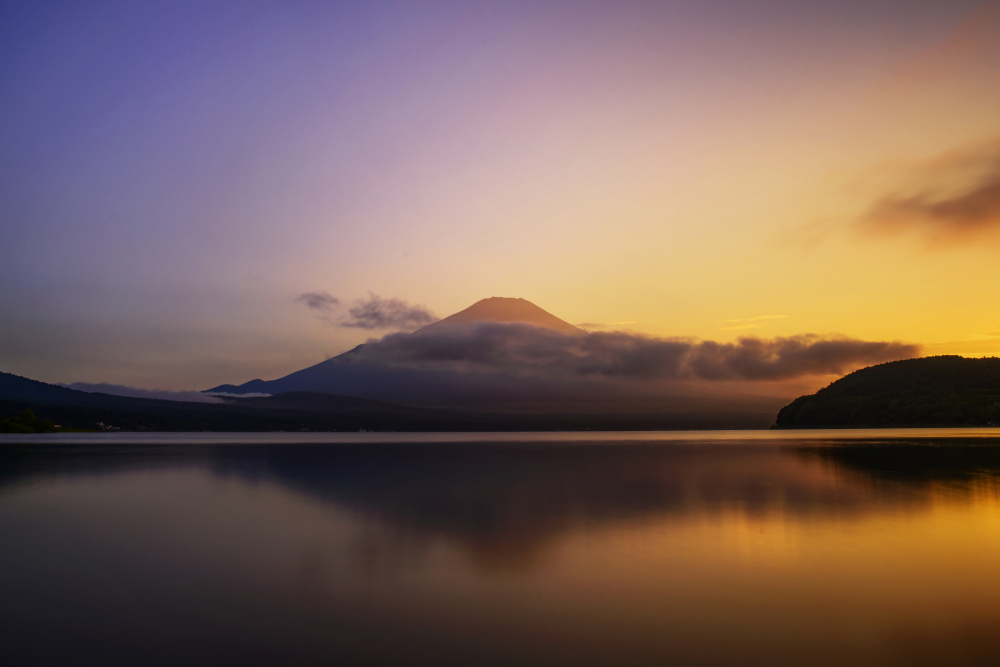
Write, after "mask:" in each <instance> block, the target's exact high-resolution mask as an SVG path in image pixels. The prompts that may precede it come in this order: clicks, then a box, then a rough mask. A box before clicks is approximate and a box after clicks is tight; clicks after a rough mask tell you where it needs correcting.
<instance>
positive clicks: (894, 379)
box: [775, 356, 1000, 428]
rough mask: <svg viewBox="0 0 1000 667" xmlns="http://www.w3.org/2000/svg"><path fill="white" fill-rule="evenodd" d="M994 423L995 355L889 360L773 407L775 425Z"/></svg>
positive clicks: (999, 403) (997, 397) (998, 417)
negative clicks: (775, 410) (975, 357)
mask: <svg viewBox="0 0 1000 667" xmlns="http://www.w3.org/2000/svg"><path fill="white" fill-rule="evenodd" d="M996 423H1000V359H998V358H996V357H990V358H986V359H966V358H964V357H958V356H940V357H926V358H923V359H906V360H903V361H891V362H889V363H885V364H879V365H878V366H871V367H869V368H864V369H862V370H859V371H855V372H853V373H851V374H850V375H846V376H844V377H842V378H841V379H839V380H837V381H836V382H834V383H832V384H830V385H829V386H828V387H825V388H824V389H821V390H819V391H818V392H816V393H815V394H812V395H811V396H801V397H799V398H797V399H795V400H794V401H792V402H791V403H790V404H788V405H786V406H785V407H783V408H782V409H781V411H780V412H778V417H777V420H776V422H775V427H776V428H817V427H824V426H841V427H843V426H985V425H989V424H996Z"/></svg>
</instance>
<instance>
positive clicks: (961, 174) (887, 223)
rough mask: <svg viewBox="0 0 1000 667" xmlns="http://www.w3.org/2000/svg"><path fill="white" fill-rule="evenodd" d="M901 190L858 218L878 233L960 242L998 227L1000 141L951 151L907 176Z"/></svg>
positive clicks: (998, 228)
mask: <svg viewBox="0 0 1000 667" xmlns="http://www.w3.org/2000/svg"><path fill="white" fill-rule="evenodd" d="M909 180H910V181H911V183H910V184H909V187H908V188H906V190H907V191H906V193H905V194H901V193H894V194H890V195H886V196H884V197H882V198H881V199H879V200H878V201H877V202H875V204H874V205H872V206H871V208H870V209H869V210H868V212H867V213H866V214H865V215H864V216H862V218H861V220H860V224H861V228H862V229H863V230H865V231H874V232H879V233H883V234H898V233H902V232H917V233H920V234H923V235H925V236H927V237H929V238H930V239H932V240H935V241H942V240H944V241H960V240H966V239H971V238H972V237H975V236H978V235H980V234H983V233H985V232H991V231H1000V145H998V144H989V145H986V146H985V147H982V146H981V147H977V148H974V149H964V150H959V151H953V152H951V153H949V154H946V155H944V156H939V157H938V158H937V159H935V160H933V161H931V162H929V163H927V164H925V165H922V166H921V167H920V168H918V169H916V170H914V172H913V173H912V174H910V176H909Z"/></svg>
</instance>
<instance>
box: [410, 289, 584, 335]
mask: <svg viewBox="0 0 1000 667" xmlns="http://www.w3.org/2000/svg"><path fill="white" fill-rule="evenodd" d="M478 322H520V323H524V324H531V325H534V326H536V327H545V328H546V329H554V330H556V331H562V332H563V333H583V330H582V329H578V328H577V327H575V326H573V325H572V324H570V323H569V322H565V321H563V320H560V319H559V318H558V317H556V316H555V315H553V314H551V313H549V312H546V311H544V310H542V309H541V308H539V307H538V306H536V305H535V304H533V303H531V302H530V301H526V300H524V299H511V298H507V297H502V296H493V297H490V298H488V299H483V300H482V301H477V302H476V303H474V304H472V305H471V306H469V307H468V308H466V309H465V310H462V311H459V312H457V313H455V314H454V315H451V316H449V317H446V318H444V319H443V320H440V321H438V322H435V323H434V324H429V325H427V326H426V327H424V328H423V329H421V331H428V330H430V331H433V330H434V329H438V328H440V327H442V326H447V325H452V324H475V323H478Z"/></svg>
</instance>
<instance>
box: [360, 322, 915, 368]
mask: <svg viewBox="0 0 1000 667" xmlns="http://www.w3.org/2000/svg"><path fill="white" fill-rule="evenodd" d="M919 352H920V349H919V347H918V346H916V345H909V344H905V343H900V342H885V341H878V342H872V341H862V340H857V339H852V338H824V337H821V336H816V335H803V336H793V337H788V338H774V339H770V340H767V339H761V338H741V339H739V340H738V341H736V342H734V343H717V342H712V341H695V340H687V339H666V338H654V337H649V336H640V335H636V334H629V333H622V332H597V333H589V334H584V335H565V334H562V333H559V332H557V331H552V330H549V329H544V328H539V327H534V326H530V325H525V324H498V323H483V324H477V325H467V326H452V327H444V328H442V329H438V330H435V331H433V332H431V331H427V332H417V333H415V334H390V335H388V336H385V337H383V338H382V339H380V340H375V341H369V342H368V343H367V344H366V345H364V346H363V347H362V348H361V349H359V350H358V351H357V355H356V359H357V361H363V362H369V363H372V362H373V363H382V364H388V365H392V366H409V367H418V368H419V367H423V368H451V369H455V370H459V371H465V372H472V371H488V372H494V373H495V372H504V373H510V374H516V375H527V376H537V377H544V378H549V379H572V378H574V377H576V378H582V377H603V378H609V379H621V380H684V379H700V380H786V379H792V378H797V377H802V376H809V375H830V374H840V373H843V372H845V371H847V370H852V369H854V368H858V367H860V366H866V365H870V364H875V363H881V362H884V361H891V360H895V359H903V358H908V357H913V356H917V355H918V354H919Z"/></svg>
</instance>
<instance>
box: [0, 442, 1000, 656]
mask: <svg viewBox="0 0 1000 667" xmlns="http://www.w3.org/2000/svg"><path fill="white" fill-rule="evenodd" d="M8 454H9V453H8ZM106 454H107V455H105V456H97V455H89V456H83V457H82V458H79V459H77V460H75V461H73V462H72V464H71V465H69V464H68V463H67V459H66V457H65V455H63V454H62V453H59V454H57V455H55V458H46V457H45V456H43V455H41V454H32V455H30V456H29V455H17V456H13V455H7V456H6V457H5V458H3V461H2V462H3V463H4V466H3V467H2V468H0V531H2V534H3V535H4V536H5V548H4V549H3V550H0V573H4V574H0V620H2V621H3V624H2V625H0V627H3V628H6V630H4V629H0V639H2V640H4V642H5V645H6V646H10V647H14V648H15V649H17V648H18V647H20V648H21V649H23V650H25V651H27V652H28V653H30V652H31V651H34V653H31V654H32V655H41V656H43V657H45V656H47V658H48V662H45V661H43V662H42V663H39V664H59V663H60V662H64V661H65V660H66V659H69V657H71V656H72V655H90V656H92V657H94V656H96V657H99V658H102V659H107V660H109V661H110V662H109V664H114V662H115V660H118V661H119V663H120V664H125V663H126V662H127V661H130V660H131V661H134V660H137V659H140V658H141V659H142V661H143V662H147V663H148V662H152V663H156V662H157V661H159V662H160V663H161V664H171V663H174V664H176V662H177V661H179V660H181V661H185V662H186V663H190V664H199V663H201V664H213V662H216V661H217V660H218V659H220V658H219V656H224V657H225V659H227V660H238V661H241V662H244V663H245V664H277V663H278V662H282V661H287V660H292V661H293V662H295V663H296V664H325V663H328V662H329V661H330V660H331V657H333V656H336V657H338V658H339V659H341V660H342V661H344V662H352V661H354V662H365V663H374V664H394V663H399V662H406V663H408V664H435V665H437V664H472V663H475V664H556V663H567V664H581V665H611V664H615V665H618V664H649V665H654V664H656V665H659V664H665V663H673V664H720V665H730V664H733V665H737V664H739V665H742V664H768V665H799V664H810V665H834V664H854V665H910V664H942V665H943V664H976V663H985V664H989V662H990V661H993V660H994V659H996V658H1000V639H997V637H996V634H995V633H994V632H993V628H995V627H1000V581H998V580H997V579H996V577H995V576H994V572H995V569H996V563H998V562H1000V482H998V480H1000V475H998V471H1000V464H998V460H1000V459H998V456H1000V452H996V451H994V449H993V448H991V447H964V446H962V447H923V446H922V448H921V449H919V450H914V449H912V446H911V445H910V444H907V445H905V446H900V447H895V448H893V447H888V448H872V447H856V446H852V447H836V448H827V447H820V448H815V447H810V448H797V447H793V448H788V447H757V446H754V447H743V448H740V447H703V446H692V447H669V448H655V447H652V448H651V447H649V446H643V447H631V448H630V447H588V448H583V449H573V448H567V447H564V446H561V447H559V448H556V449H546V448H533V447H520V446H519V447H514V448H511V447H506V446H504V447H491V448H484V449H475V450H470V449H468V448H464V449H462V448H458V449H456V448H452V447H450V446H449V447H444V448H436V447H432V448H417V449H414V448H409V449H405V450H394V449H391V448H390V449H371V448H360V449H354V450H327V449H324V450H315V449H310V450H296V449H289V448H280V449H276V450H267V449H260V448H256V449H250V450H246V451H244V450H233V449H228V450H222V451H215V450H199V451H197V452H194V453H192V452H191V451H188V450H184V451H183V452H180V453H178V452H173V453H161V454H159V455H156V456H150V455H149V453H148V452H140V453H139V454H138V455H137V456H133V455H131V454H130V455H125V454H122V453H120V452H119V453H115V452H111V453H106ZM12 573H16V575H15V574H12ZM53 591H55V592H56V593H53ZM53 623H55V624H57V625H59V626H60V627H62V626H65V627H68V628H71V629H72V630H71V631H70V638H69V639H70V641H69V644H68V645H69V646H73V647H74V651H75V653H60V652H59V650H58V649H56V648H53V647H52V645H51V644H45V643H44V642H43V643H31V642H29V640H30V639H31V638H32V637H36V638H37V636H38V632H39V631H38V629H37V628H39V627H50V626H51V625H52V624H53ZM109 627H119V628H120V627H125V628H127V629H128V631H129V634H128V635H127V636H128V637H130V638H131V639H129V640H128V641H125V640H123V639H121V637H122V635H121V634H120V633H111V632H109V631H108V630H107V628H109ZM33 633H34V634H33ZM40 646H41V647H42V648H39V647H40ZM29 649H30V651H29ZM39 651H41V652H40V653H39ZM151 652H152V654H153V655H152V657H151V655H150V653H151ZM28 653H25V654H28Z"/></svg>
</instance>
